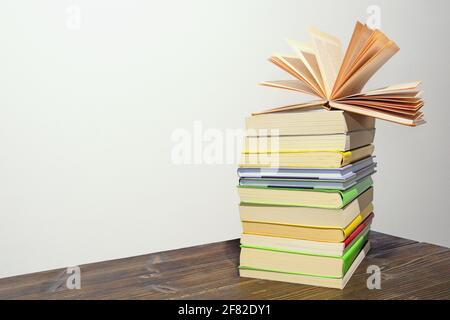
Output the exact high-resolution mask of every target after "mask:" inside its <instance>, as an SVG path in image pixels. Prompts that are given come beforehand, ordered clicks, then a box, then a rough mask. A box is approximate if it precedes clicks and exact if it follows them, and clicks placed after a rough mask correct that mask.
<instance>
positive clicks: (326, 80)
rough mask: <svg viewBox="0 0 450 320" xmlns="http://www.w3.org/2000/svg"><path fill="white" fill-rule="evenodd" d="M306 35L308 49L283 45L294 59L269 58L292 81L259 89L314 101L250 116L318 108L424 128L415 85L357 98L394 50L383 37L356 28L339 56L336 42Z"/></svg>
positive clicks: (303, 45) (361, 26)
mask: <svg viewBox="0 0 450 320" xmlns="http://www.w3.org/2000/svg"><path fill="white" fill-rule="evenodd" d="M309 34H310V36H311V39H312V42H311V43H303V42H298V41H289V44H290V46H291V47H292V48H293V50H294V51H295V53H296V56H288V55H274V56H273V57H271V58H270V59H269V60H270V61H271V62H272V63H274V64H275V65H276V66H278V67H280V68H281V69H282V70H284V71H286V72H287V73H289V74H290V75H292V76H293V77H295V78H296V79H292V80H278V81H266V82H263V83H261V84H262V85H264V86H268V87H274V88H280V89H286V90H292V91H297V92H301V93H304V94H308V95H312V96H315V97H318V98H319V99H318V100H315V101H310V102H306V103H299V104H295V105H289V106H283V107H278V108H272V109H269V110H266V111H262V112H258V113H254V114H265V113H274V112H286V111H294V110H299V109H309V108H317V107H324V108H326V109H340V110H344V111H348V112H353V113H358V114H361V115H365V116H369V117H373V118H378V119H383V120H387V121H392V122H395V123H399V124H403V125H408V126H416V125H419V124H422V123H424V122H425V121H424V119H423V113H422V112H421V111H420V109H421V108H422V107H423V105H424V101H423V98H422V96H421V93H422V92H421V91H420V89H419V85H420V82H411V83H406V84H398V85H391V86H387V87H384V88H381V89H376V90H371V91H366V92H362V89H363V88H364V86H365V85H366V83H367V82H368V81H369V80H370V78H371V77H372V76H373V75H374V74H375V73H376V72H377V71H378V70H379V69H380V68H381V67H382V66H383V65H384V64H385V63H386V62H387V61H388V60H389V59H390V58H391V57H392V56H393V55H394V54H395V53H397V51H398V50H399V48H398V46H397V45H396V44H395V42H394V41H392V40H390V39H389V38H388V37H387V36H386V35H385V34H384V33H383V32H381V31H380V30H372V29H370V28H369V27H367V26H366V25H364V24H362V23H360V22H357V23H356V26H355V29H354V31H353V35H352V38H351V40H350V43H349V45H348V48H347V50H346V52H345V54H343V52H342V45H341V42H340V41H339V39H337V38H336V37H334V36H332V35H329V34H326V33H324V32H322V31H319V30H317V29H314V28H310V29H309Z"/></svg>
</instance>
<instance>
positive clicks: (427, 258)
mask: <svg viewBox="0 0 450 320" xmlns="http://www.w3.org/2000/svg"><path fill="white" fill-rule="evenodd" d="M371 240H372V249H371V251H370V253H369V255H368V256H367V258H366V259H365V260H364V262H363V263H362V264H361V265H360V266H359V268H358V270H357V271H356V272H355V274H354V276H353V277H352V279H351V280H350V282H349V283H348V285H347V287H346V288H345V289H344V290H336V289H325V288H318V287H311V286H303V285H297V284H290V283H282V282H272V281H264V280H256V279H246V278H239V276H238V272H237V269H236V267H237V265H238V259H239V241H238V240H230V241H224V242H219V243H212V244H207V245H202V246H196V247H191V248H186V249H179V250H172V251H166V252H160V253H154V254H148V255H143V256H138V257H133V258H126V259H119V260H113V261H106V262H99V263H93V264H87V265H82V266H80V267H81V289H80V290H76V289H72V290H69V289H67V287H66V279H67V276H68V275H67V274H66V269H59V270H52V271H46V272H39V273H34V274H28V275H23V276H17V277H11V278H5V279H0V299H450V249H448V248H444V247H439V246H435V245H431V244H427V243H419V242H416V241H411V240H406V239H402V238H398V237H393V236H390V235H386V234H382V233H378V232H373V231H372V233H371ZM369 265H378V266H380V268H381V270H382V272H381V279H382V280H381V290H376V289H374V290H369V289H367V286H366V280H367V278H368V276H369V274H367V273H366V270H367V267H368V266H369Z"/></svg>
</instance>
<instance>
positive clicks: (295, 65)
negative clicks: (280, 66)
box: [277, 55, 323, 97]
mask: <svg viewBox="0 0 450 320" xmlns="http://www.w3.org/2000/svg"><path fill="white" fill-rule="evenodd" d="M277 58H278V59H280V60H281V61H282V62H283V63H284V64H285V65H287V66H288V67H289V68H291V69H292V70H294V71H295V72H296V73H298V74H299V76H300V77H301V78H303V81H304V82H306V83H307V84H308V85H309V86H311V88H313V89H314V91H315V92H316V93H317V95H318V96H319V97H320V96H323V93H322V88H321V87H320V84H319V83H318V82H317V81H316V79H315V77H314V75H313V74H312V73H311V72H310V71H309V69H308V67H307V66H306V65H305V63H304V62H303V61H302V59H300V58H297V57H290V56H281V55H278V56H277Z"/></svg>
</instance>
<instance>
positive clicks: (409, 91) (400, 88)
mask: <svg viewBox="0 0 450 320" xmlns="http://www.w3.org/2000/svg"><path fill="white" fill-rule="evenodd" d="M420 84H421V82H420V81H414V82H409V83H401V84H394V85H391V86H387V87H383V88H380V89H375V90H369V91H365V92H362V93H356V94H352V95H349V96H347V97H346V98H350V97H353V96H372V95H383V96H391V95H398V96H402V95H403V96H414V97H418V96H420V94H421V91H419V90H418V87H419V86H420Z"/></svg>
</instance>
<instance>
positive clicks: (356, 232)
mask: <svg viewBox="0 0 450 320" xmlns="http://www.w3.org/2000/svg"><path fill="white" fill-rule="evenodd" d="M374 216H375V215H374V213H373V212H372V213H371V214H369V215H368V216H367V218H366V219H364V221H363V222H361V223H360V225H359V226H358V227H357V228H356V229H355V230H354V231H353V232H352V233H350V235H349V236H348V237H347V239H345V240H344V247H345V248H347V246H348V245H349V244H350V243H351V242H352V241H353V240H354V239H355V238H356V237H358V236H359V235H360V234H361V232H362V231H363V230H364V229H366V227H367V226H369V225H370V224H371V223H372V220H373V217H374Z"/></svg>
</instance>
